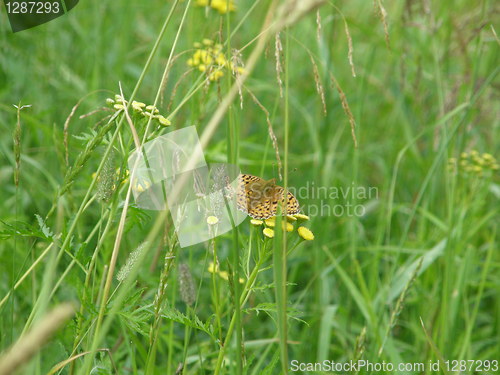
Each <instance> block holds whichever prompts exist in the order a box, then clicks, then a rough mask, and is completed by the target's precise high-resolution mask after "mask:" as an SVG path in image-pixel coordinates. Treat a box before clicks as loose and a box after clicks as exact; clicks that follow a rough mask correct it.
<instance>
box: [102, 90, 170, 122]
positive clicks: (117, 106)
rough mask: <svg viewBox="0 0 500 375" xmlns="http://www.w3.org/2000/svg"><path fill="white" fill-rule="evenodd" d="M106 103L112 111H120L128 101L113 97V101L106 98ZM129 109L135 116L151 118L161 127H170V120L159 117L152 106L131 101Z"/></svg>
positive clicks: (116, 96)
mask: <svg viewBox="0 0 500 375" xmlns="http://www.w3.org/2000/svg"><path fill="white" fill-rule="evenodd" d="M106 103H107V104H108V105H109V106H111V107H112V108H113V109H114V110H116V111H122V110H124V109H125V106H126V105H127V104H128V101H126V100H123V98H122V97H121V95H115V98H114V99H111V98H107V99H106ZM131 107H132V109H133V110H134V114H137V115H139V116H141V117H145V118H149V117H151V118H152V119H153V120H156V121H158V123H159V124H160V125H161V126H169V125H171V122H170V120H169V119H167V118H166V117H164V116H162V115H160V114H159V111H158V109H157V108H155V107H154V106H153V105H146V104H145V103H142V102H138V101H135V100H133V101H132V103H131Z"/></svg>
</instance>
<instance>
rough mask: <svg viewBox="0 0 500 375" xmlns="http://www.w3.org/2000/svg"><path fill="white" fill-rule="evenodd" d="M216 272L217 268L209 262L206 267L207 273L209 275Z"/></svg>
mask: <svg viewBox="0 0 500 375" xmlns="http://www.w3.org/2000/svg"><path fill="white" fill-rule="evenodd" d="M217 271H218V267H216V266H215V265H214V262H210V264H209V265H208V272H210V273H216V272H217Z"/></svg>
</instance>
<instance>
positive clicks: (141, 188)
mask: <svg viewBox="0 0 500 375" xmlns="http://www.w3.org/2000/svg"><path fill="white" fill-rule="evenodd" d="M150 187H151V183H150V182H149V181H138V180H136V181H135V185H134V186H132V190H135V191H137V192H138V193H142V192H145V191H146V190H148V189H149V188H150Z"/></svg>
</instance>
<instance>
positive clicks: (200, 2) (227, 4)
mask: <svg viewBox="0 0 500 375" xmlns="http://www.w3.org/2000/svg"><path fill="white" fill-rule="evenodd" d="M196 5H197V6H200V7H210V8H212V9H215V10H216V11H218V12H219V13H220V14H226V13H227V12H234V11H235V10H236V6H235V5H234V0H196Z"/></svg>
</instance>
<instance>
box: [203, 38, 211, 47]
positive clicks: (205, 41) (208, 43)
mask: <svg viewBox="0 0 500 375" xmlns="http://www.w3.org/2000/svg"><path fill="white" fill-rule="evenodd" d="M201 42H202V43H203V44H204V45H206V46H211V45H212V44H214V42H213V41H212V40H210V39H207V38H205V39H203V40H202V41H201Z"/></svg>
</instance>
